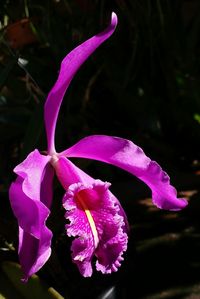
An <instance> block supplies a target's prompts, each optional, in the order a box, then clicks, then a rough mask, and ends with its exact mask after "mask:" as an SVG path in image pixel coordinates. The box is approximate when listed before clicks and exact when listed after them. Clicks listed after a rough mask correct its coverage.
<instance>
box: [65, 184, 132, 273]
mask: <svg viewBox="0 0 200 299" xmlns="http://www.w3.org/2000/svg"><path fill="white" fill-rule="evenodd" d="M109 186H110V184H109V183H103V182H101V181H99V180H94V181H93V183H92V184H90V185H87V184H83V183H75V184H72V185H71V186H70V187H69V188H68V190H67V192H66V194H65V196H64V199H63V206H64V208H65V209H66V211H67V212H66V219H68V220H69V221H70V224H67V225H66V231H67V235H68V236H73V237H76V239H75V240H74V241H73V242H72V247H71V249H72V259H73V261H74V263H76V264H77V266H78V268H79V271H80V273H81V274H82V275H83V276H85V277H88V276H91V275H92V265H91V262H92V259H93V257H94V256H96V259H97V262H96V268H97V270H98V271H101V272H102V273H111V272H113V271H117V270H118V268H119V266H120V265H121V261H122V260H123V257H122V255H123V253H124V251H126V249H127V242H128V237H127V233H126V231H125V230H124V228H125V226H126V224H125V219H124V218H123V216H121V215H120V210H121V207H120V205H119V202H118V201H116V199H115V197H114V196H112V193H111V192H109V190H108V188H109Z"/></svg>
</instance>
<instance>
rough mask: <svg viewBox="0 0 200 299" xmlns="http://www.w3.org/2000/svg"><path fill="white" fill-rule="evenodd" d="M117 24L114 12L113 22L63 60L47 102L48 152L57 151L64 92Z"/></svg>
mask: <svg viewBox="0 0 200 299" xmlns="http://www.w3.org/2000/svg"><path fill="white" fill-rule="evenodd" d="M116 26H117V16H116V14H115V13H112V17H111V23H110V25H109V26H108V27H107V29H106V30H104V31H103V32H101V33H99V34H97V35H95V36H93V37H92V38H90V39H88V40H87V41H85V42H84V43H82V44H81V45H79V46H78V47H76V48H75V49H74V50H72V51H71V52H70V53H69V54H68V55H67V56H66V57H65V58H64V59H63V61H62V63H61V68H60V72H59V76H58V79H57V81H56V83H55V85H54V86H53V88H52V89H51V91H50V92H49V95H48V98H47V100H46V103H45V111H44V112H45V126H46V132H47V141H48V153H49V154H51V155H52V154H54V153H55V145H54V135H55V128H56V121H57V117H58V112H59V109H60V105H61V103H62V100H63V97H64V94H65V92H66V90H67V88H68V86H69V84H70V82H71V80H72V79H73V77H74V75H75V74H76V72H77V71H78V69H79V68H80V67H81V65H82V64H83V63H84V62H85V61H86V60H87V59H88V57H89V56H90V55H91V54H92V53H93V52H94V51H95V50H96V49H97V48H98V47H99V46H100V45H101V44H102V43H103V42H104V41H105V40H107V39H108V38H109V37H110V36H111V35H112V34H113V32H114V30H115V28H116Z"/></svg>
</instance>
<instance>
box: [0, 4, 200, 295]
mask: <svg viewBox="0 0 200 299" xmlns="http://www.w3.org/2000/svg"><path fill="white" fill-rule="evenodd" d="M112 11H115V12H116V13H117V15H118V18H119V23H118V27H117V29H116V31H115V33H114V34H113V36H112V37H111V38H110V39H109V40H108V41H106V42H105V43H104V44H103V45H102V46H101V47H100V48H99V49H98V50H97V51H96V52H95V53H94V54H93V55H92V56H91V57H90V58H89V60H88V61H87V62H86V63H85V64H84V65H83V66H82V67H81V69H80V71H79V72H78V74H77V75H76V77H75V78H74V80H73V81H72V83H71V85H70V88H69V89H68V91H67V94H66V96H65V100H64V102H63V105H62V109H61V112H60V115H59V122H58V126H57V131H56V146H57V149H58V151H59V150H63V149H65V148H67V147H68V146H70V145H72V144H73V143H74V142H76V141H78V140H79V139H80V138H82V137H84V136H87V135H91V134H106V135H115V136H120V137H123V138H128V139H130V140H132V141H133V142H134V143H136V144H137V145H139V146H140V147H142V148H143V149H144V151H145V153H146V154H147V155H148V156H150V157H151V158H152V159H154V160H156V161H157V162H158V163H160V164H161V165H162V167H163V168H164V169H165V170H166V171H167V172H168V173H169V174H170V177H171V182H172V184H173V185H174V186H176V188H177V190H178V192H179V195H180V196H185V197H186V198H188V200H189V205H188V207H187V208H186V209H185V210H183V211H181V212H178V213H175V212H168V211H161V210H158V209H157V208H155V207H154V206H153V205H152V203H151V198H150V197H151V194H150V191H149V189H148V188H147V187H146V186H145V185H144V184H143V183H142V182H139V181H138V180H137V179H136V178H133V177H132V176H130V175H129V174H127V173H125V172H124V171H121V170H119V169H116V168H114V167H112V166H108V165H104V164H102V163H98V162H93V161H88V160H87V161H86V160H77V161H75V162H77V165H78V166H80V167H82V169H83V170H85V171H86V172H88V173H89V174H90V175H92V176H94V177H96V178H100V179H101V180H107V181H110V182H112V187H111V190H112V191H113V192H114V194H115V195H116V196H117V197H118V198H119V200H120V201H121V203H122V205H123V207H124V209H125V211H126V212H127V215H128V219H129V223H130V227H131V231H130V240H129V244H128V251H127V253H126V254H125V260H124V262H123V264H122V267H121V268H120V269H119V271H118V272H117V273H114V274H112V275H106V276H103V275H102V274H100V273H96V272H95V271H94V275H93V277H92V278H88V279H85V278H82V277H81V276H80V274H79V272H78V270H77V268H76V266H75V265H74V264H72V262H71V259H70V244H71V240H70V239H69V238H67V237H66V236H65V231H64V223H65V221H64V217H63V215H64V211H63V209H62V206H61V199H62V196H63V190H62V189H61V187H60V186H59V185H58V184H57V182H56V181H55V188H54V191H55V192H54V204H53V208H52V215H51V217H50V220H49V227H50V228H51V230H52V231H53V232H54V239H53V246H52V247H53V254H52V256H51V258H50V260H49V261H48V262H47V264H46V265H45V266H44V267H43V269H42V270H40V271H39V273H38V276H39V278H40V281H39V284H38V285H42V286H43V285H47V286H50V287H53V288H54V289H55V290H57V292H59V293H60V294H61V295H62V296H64V298H71V299H74V298H75V299H76V298H80V299H82V298H91V299H115V298H120V299H129V298H141V299H157V298H165V299H168V298H174V299H178V298H188V299H189V298H190V299H191V298H193V299H196V298H200V257H199V255H200V230H199V213H200V196H199V190H200V178H199V175H200V2H199V1H196V0H190V1H184V0H181V1H179V0H171V1H170V0H153V1H151V0H143V1H141V0H115V1H114V0H110V1H105V0H93V1H92V0H73V1H72V0H60V1H56V0H54V1H53V0H44V1H39V0H38V1H33V0H26V1H25V0H24V1H20V0H17V1H14V0H12V1H11V0H6V1H5V0H1V2H0V263H1V272H0V296H1V294H2V295H3V296H4V297H3V298H29V299H31V298H32V297H31V291H30V290H32V289H31V286H29V285H26V286H21V282H20V281H19V278H18V277H17V278H16V275H14V274H13V271H14V270H13V269H11V270H10V267H11V268H12V266H13V265H15V264H10V262H17V261H18V257H17V242H18V241H17V234H18V232H17V223H16V220H15V218H14V215H13V214H12V211H11V209H10V205H9V199H8V188H9V185H10V183H11V181H12V180H13V179H14V178H15V176H14V174H13V172H12V169H13V168H14V167H15V165H17V164H18V163H19V162H20V161H22V160H23V159H24V158H25V157H26V155H27V154H28V153H29V152H30V151H31V150H33V149H34V148H38V149H39V150H45V149H46V138H45V132H44V127H43V105H44V101H45V97H46V95H47V93H48V91H49V90H50V88H51V87H52V85H53V84H54V82H55V80H56V78H57V75H58V70H59V65H60V62H61V60H62V58H63V57H64V56H65V55H66V54H67V53H68V52H69V51H70V50H72V49H73V48H74V47H75V46H77V45H78V44H80V43H81V42H83V41H84V40H86V39H88V38H89V37H91V36H93V35H94V34H96V33H98V32H100V31H101V30H103V29H104V28H105V27H106V26H107V25H108V24H109V21H110V15H111V12H112ZM13 267H14V266H13ZM10 271H11V272H10ZM13 275H14V276H13ZM13 277H14V278H13ZM23 288H26V292H25V291H24V289H23ZM35 288H36V287H35ZM37 288H38V289H39V286H37ZM24 292H25V293H24ZM17 296H19V297H17ZM48 296H50V295H48ZM0 298H1V297H0ZM37 298H44V295H41V296H40V295H37ZM47 298H52V297H47ZM54 298H59V297H54Z"/></svg>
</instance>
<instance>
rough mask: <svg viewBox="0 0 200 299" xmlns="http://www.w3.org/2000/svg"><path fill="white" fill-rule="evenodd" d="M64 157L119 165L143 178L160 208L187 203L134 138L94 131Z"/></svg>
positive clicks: (179, 206)
mask: <svg viewBox="0 0 200 299" xmlns="http://www.w3.org/2000/svg"><path fill="white" fill-rule="evenodd" d="M60 155H65V156H66V157H79V158H88V159H94V160H98V161H102V162H106V163H109V164H113V165H115V166H118V167H120V168H122V169H124V170H126V171H128V172H130V173H131V174H133V175H135V176H137V177H138V178H139V179H141V180H142V181H143V182H145V183H146V184H147V185H148V186H149V187H150V188H151V190H152V198H153V203H154V204H155V205H156V206H157V207H159V208H162V209H167V210H174V211H176V210H180V209H182V208H184V207H185V206H186V205H187V201H186V200H185V199H183V198H180V199H178V198H177V192H176V189H175V188H174V187H173V186H171V185H170V179H169V176H168V175H167V173H166V172H164V171H163V170H162V168H161V167H160V166H159V165H158V164H157V163H156V162H155V161H152V160H151V159H150V158H149V157H147V156H146V155H145V153H144V152H143V150H142V149H141V148H140V147H138V146H137V145H135V144H134V143H133V142H131V141H129V140H126V139H122V138H118V137H112V136H104V135H93V136H89V137H86V138H83V139H81V140H80V141H79V142H78V143H76V144H75V145H73V146H72V147H70V148H69V149H67V150H66V151H64V152H62V153H60Z"/></svg>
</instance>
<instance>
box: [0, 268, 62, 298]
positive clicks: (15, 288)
mask: <svg viewBox="0 0 200 299" xmlns="http://www.w3.org/2000/svg"><path fill="white" fill-rule="evenodd" d="M1 269H2V270H3V272H4V273H5V274H6V277H3V276H2V277H3V279H4V281H5V283H4V284H3V285H2V284H1V285H0V294H1V293H2V294H3V295H4V292H5V290H3V289H5V286H6V289H7V288H9V286H12V288H11V289H12V297H6V299H8V298H9V299H11V298H12V299H13V298H18V297H17V294H20V296H21V297H19V298H24V299H36V298H38V299H39V298H41V299H64V298H63V297H62V296H61V295H60V294H59V293H58V292H56V290H54V289H53V288H50V287H48V286H47V285H46V284H45V283H44V282H42V281H41V280H40V279H39V277H38V276H37V275H33V276H32V277H31V278H30V279H29V281H28V282H27V283H25V284H24V283H22V282H21V281H20V279H21V277H22V272H21V269H20V266H19V265H18V264H16V263H13V262H4V263H3V264H2V267H1ZM2 287H3V289H2ZM1 289H2V291H1Z"/></svg>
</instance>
